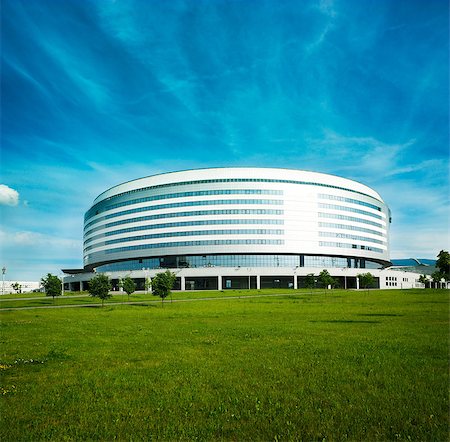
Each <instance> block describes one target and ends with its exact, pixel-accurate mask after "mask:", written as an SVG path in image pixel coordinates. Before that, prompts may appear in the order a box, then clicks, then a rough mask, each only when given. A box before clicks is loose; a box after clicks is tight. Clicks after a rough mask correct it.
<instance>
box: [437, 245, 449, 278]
mask: <svg viewBox="0 0 450 442" xmlns="http://www.w3.org/2000/svg"><path fill="white" fill-rule="evenodd" d="M437 257H438V259H437V261H436V267H437V268H438V269H439V271H440V273H441V275H442V278H444V279H445V280H446V281H448V280H450V253H448V252H447V251H446V250H441V251H440V252H439V255H438V256H437Z"/></svg>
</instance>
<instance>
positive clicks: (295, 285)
mask: <svg viewBox="0 0 450 442" xmlns="http://www.w3.org/2000/svg"><path fill="white" fill-rule="evenodd" d="M297 282H298V278H297V275H296V274H295V273H294V290H296V289H298V284H297Z"/></svg>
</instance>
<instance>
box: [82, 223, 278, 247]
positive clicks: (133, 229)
mask: <svg viewBox="0 0 450 442" xmlns="http://www.w3.org/2000/svg"><path fill="white" fill-rule="evenodd" d="M283 223H284V221H283V220H282V219H206V220H199V221H180V222H177V223H159V224H148V225H145V226H137V227H129V228H127V229H119V230H112V231H111V232H106V233H101V234H99V235H94V236H92V237H91V238H89V239H87V240H86V241H85V242H84V244H88V243H90V242H92V241H94V240H96V239H99V238H105V237H107V236H113V235H119V234H121V233H128V232H139V231H142V230H153V229H167V228H172V227H186V226H211V225H223V224H227V225H228V224H267V225H271V224H278V225H282V224H283ZM102 228H103V227H102Z"/></svg>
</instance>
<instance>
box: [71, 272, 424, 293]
mask: <svg viewBox="0 0 450 442" xmlns="http://www.w3.org/2000/svg"><path fill="white" fill-rule="evenodd" d="M322 270H323V269H319V268H316V267H298V268H297V267H294V268H292V267H200V268H185V269H171V271H173V272H174V273H175V274H176V276H177V277H182V278H188V277H203V278H208V277H222V276H232V277H233V276H257V277H261V276H292V277H296V276H306V275H308V274H311V273H312V274H314V275H316V276H318V275H319V273H320V272H321V271H322ZM326 270H328V272H329V273H330V275H331V276H333V277H349V278H350V277H353V278H354V277H357V276H358V275H359V274H361V273H367V272H370V273H371V274H372V275H373V276H374V277H376V278H379V282H380V289H411V288H423V284H421V283H419V277H420V275H419V274H417V273H412V272H403V271H397V270H378V269H370V270H368V269H353V268H327V269H326ZM161 271H163V270H161V269H148V270H147V269H143V270H134V271H122V272H105V274H106V275H107V276H109V277H110V278H111V279H118V278H123V277H125V276H130V277H131V278H153V277H154V276H155V275H156V274H157V273H160V272H161ZM94 276H95V274H94V273H82V274H77V275H71V276H66V277H65V279H64V281H65V283H78V282H81V281H89V280H90V279H91V278H93V277H94Z"/></svg>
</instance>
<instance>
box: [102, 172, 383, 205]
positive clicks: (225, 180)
mask: <svg viewBox="0 0 450 442" xmlns="http://www.w3.org/2000/svg"><path fill="white" fill-rule="evenodd" d="M210 183H282V184H299V185H307V186H319V187H326V188H331V189H339V190H345V191H347V192H353V193H357V194H359V195H364V196H366V197H368V198H371V199H373V200H374V201H377V202H382V201H380V200H378V199H377V198H375V197H373V196H371V195H368V194H367V193H364V192H360V191H359V190H354V189H348V188H346V187H341V186H333V185H332V184H324V183H316V182H312V181H298V180H275V179H267V178H219V179H211V180H195V181H180V182H178V183H167V184H158V185H155V186H147V187H141V188H139V189H131V190H127V191H125V192H121V193H118V194H116V195H112V196H109V197H107V198H104V199H102V200H101V201H99V202H98V203H97V204H99V203H100V202H102V201H110V200H113V199H115V198H119V197H121V196H124V195H130V194H132V193H139V192H146V191H148V190H157V189H163V188H170V187H177V186H188V185H196V184H210ZM113 188H114V187H112V188H111V189H108V190H106V191H105V192H103V193H101V194H100V195H99V196H98V197H97V198H96V199H98V198H100V197H101V196H102V195H103V194H104V193H106V192H108V191H109V190H112V189H113Z"/></svg>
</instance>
